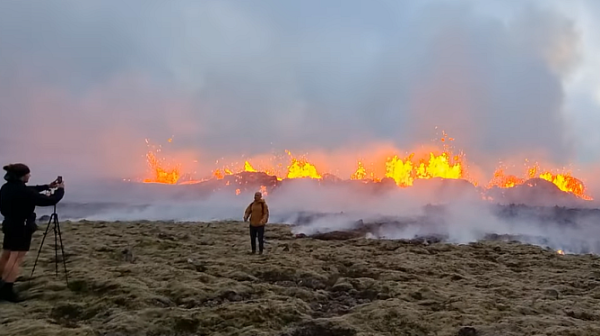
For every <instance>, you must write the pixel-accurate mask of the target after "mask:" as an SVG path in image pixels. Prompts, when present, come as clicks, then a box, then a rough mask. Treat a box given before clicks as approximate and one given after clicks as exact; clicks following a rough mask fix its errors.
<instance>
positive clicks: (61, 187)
mask: <svg viewBox="0 0 600 336" xmlns="http://www.w3.org/2000/svg"><path fill="white" fill-rule="evenodd" d="M56 187H57V188H58V189H65V181H62V182H61V183H58V184H57V185H56Z"/></svg>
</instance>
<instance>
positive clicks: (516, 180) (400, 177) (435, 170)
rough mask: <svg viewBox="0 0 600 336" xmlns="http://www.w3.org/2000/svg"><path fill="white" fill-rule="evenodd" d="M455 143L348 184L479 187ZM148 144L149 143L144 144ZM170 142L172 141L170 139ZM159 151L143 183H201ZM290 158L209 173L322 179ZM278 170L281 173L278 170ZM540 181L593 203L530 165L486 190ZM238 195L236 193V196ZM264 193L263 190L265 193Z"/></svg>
mask: <svg viewBox="0 0 600 336" xmlns="http://www.w3.org/2000/svg"><path fill="white" fill-rule="evenodd" d="M452 140H454V139H452V138H449V137H447V135H446V134H445V133H444V136H443V137H442V138H441V141H442V142H443V143H444V146H443V147H444V149H443V150H442V151H440V152H438V153H435V152H425V153H419V154H417V153H410V154H408V155H407V156H405V158H404V159H402V158H401V157H399V156H398V155H394V156H390V157H387V159H385V161H384V162H380V163H379V164H378V163H377V162H373V165H374V166H379V167H382V168H385V172H384V173H383V174H382V175H383V176H381V177H379V176H377V174H376V173H374V172H373V171H370V170H367V168H366V167H365V164H364V161H363V160H359V161H357V165H356V170H355V171H354V173H352V174H351V175H350V179H351V180H361V181H367V182H368V181H373V182H380V181H381V179H382V178H389V179H391V180H393V181H394V182H395V183H396V185H398V186H399V187H403V188H405V187H411V186H413V184H414V182H415V180H427V179H432V178H442V179H464V180H467V181H469V182H471V183H472V184H473V185H475V186H478V185H479V183H478V181H474V180H472V179H471V178H470V177H469V176H468V174H467V164H466V160H465V157H464V154H463V153H460V155H454V154H453V153H452V150H451V149H450V147H449V145H448V141H452ZM146 142H147V143H148V140H146ZM169 142H171V139H169ZM159 152H160V149H157V150H149V152H148V153H147V154H146V159H147V163H148V165H149V166H150V168H151V170H152V177H150V178H146V179H144V180H143V182H146V183H164V184H190V183H198V182H200V181H185V182H182V181H180V178H181V171H180V170H181V168H180V166H174V167H169V168H167V166H166V164H165V163H164V160H159V159H158V158H157V155H156V154H157V153H159ZM285 152H286V154H287V155H288V156H289V164H288V165H287V167H286V169H285V171H278V170H277V169H256V168H254V166H253V165H252V164H251V163H250V161H248V160H246V161H245V162H244V165H243V167H240V168H239V169H234V168H231V166H229V167H222V168H217V169H215V170H214V171H213V172H212V177H213V178H215V179H223V178H225V176H227V175H234V174H238V173H241V172H252V173H265V174H267V175H270V176H275V177H276V178H277V180H279V181H281V180H282V179H284V178H286V179H298V178H308V179H323V172H322V171H319V169H317V166H316V165H315V164H313V163H311V162H309V161H308V160H307V159H306V158H304V157H303V158H297V157H294V156H293V155H292V153H291V152H290V151H287V150H286V151H285ZM279 170H281V169H279ZM533 178H539V179H543V180H546V181H548V182H551V183H553V184H554V185H556V186H557V187H558V188H559V189H560V190H562V191H565V192H568V193H572V194H573V195H575V196H577V197H579V198H581V199H584V200H592V197H590V196H589V195H587V194H586V191H585V187H584V185H583V182H582V181H581V180H579V179H577V178H575V177H574V176H572V175H571V174H570V173H568V172H563V173H557V172H552V171H551V170H542V169H540V168H539V166H538V164H534V165H530V166H528V167H526V168H525V173H524V174H523V176H521V177H519V176H515V175H510V174H507V173H506V169H505V168H504V167H503V166H502V165H501V166H500V167H499V168H497V169H496V171H495V172H494V174H493V177H492V179H491V180H490V181H489V183H488V184H487V186H486V187H487V189H491V188H495V187H497V188H512V187H516V186H519V185H523V184H524V183H525V182H526V181H527V180H528V179H533ZM240 192H241V191H240V190H239V189H237V190H236V194H239V193H240ZM264 192H266V188H265V190H264Z"/></svg>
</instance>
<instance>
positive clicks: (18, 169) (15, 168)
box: [4, 163, 31, 180]
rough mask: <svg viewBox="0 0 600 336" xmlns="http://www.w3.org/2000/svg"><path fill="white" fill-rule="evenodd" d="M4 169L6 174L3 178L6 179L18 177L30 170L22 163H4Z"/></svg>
mask: <svg viewBox="0 0 600 336" xmlns="http://www.w3.org/2000/svg"><path fill="white" fill-rule="evenodd" d="M4 170H6V176H4V179H5V180H8V179H9V178H11V177H13V178H18V179H20V178H21V177H23V176H25V175H27V174H29V173H30V172H31V171H30V170H29V167H27V166H26V165H24V164H22V163H14V164H9V165H6V166H4Z"/></svg>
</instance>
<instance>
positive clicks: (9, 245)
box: [0, 163, 65, 302]
mask: <svg viewBox="0 0 600 336" xmlns="http://www.w3.org/2000/svg"><path fill="white" fill-rule="evenodd" d="M4 170H5V171H6V175H5V176H4V179H5V180H6V183H5V184H4V185H3V186H2V188H0V213H2V216H3V217H4V220H3V222H2V232H3V233H4V240H3V246H2V256H1V257H0V274H1V275H2V280H1V281H0V300H6V301H11V302H16V301H17V300H18V298H17V295H16V293H15V292H14V289H13V283H14V282H15V279H16V278H17V276H18V274H19V269H20V267H21V264H22V263H23V260H24V258H25V255H26V254H27V252H28V251H29V248H30V246H31V238H32V236H33V232H34V231H35V230H36V229H37V225H36V224H35V219H36V218H35V216H36V215H35V212H34V211H35V207H36V206H52V205H56V204H57V203H58V202H60V200H61V199H62V198H63V196H64V194H65V191H64V183H62V182H61V183H60V184H58V183H56V182H52V183H51V184H49V185H41V186H27V185H26V183H27V182H29V178H30V177H31V172H30V170H29V167H27V166H26V165H24V164H22V163H16V164H10V165H8V166H5V167H4ZM51 188H58V189H56V191H55V192H54V194H53V195H51V196H47V195H44V194H41V192H42V191H45V190H50V189H51Z"/></svg>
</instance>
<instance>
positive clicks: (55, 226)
mask: <svg viewBox="0 0 600 336" xmlns="http://www.w3.org/2000/svg"><path fill="white" fill-rule="evenodd" d="M50 224H52V231H54V264H55V266H56V276H58V242H59V241H60V249H61V251H62V260H63V266H64V268H65V281H66V283H67V286H68V285H69V276H68V275H67V263H66V261H65V249H64V246H63V242H62V235H61V233H60V223H59V222H58V214H57V213H56V205H54V211H53V212H52V215H50V219H49V220H48V226H46V231H45V232H44V237H43V238H42V242H41V243H40V248H39V250H38V253H37V257H36V258H35V263H34V264H33V269H32V270H31V277H33V272H34V271H35V266H36V265H37V262H38V259H39V257H40V252H42V246H43V245H44V240H46V235H47V234H48V230H50Z"/></svg>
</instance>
